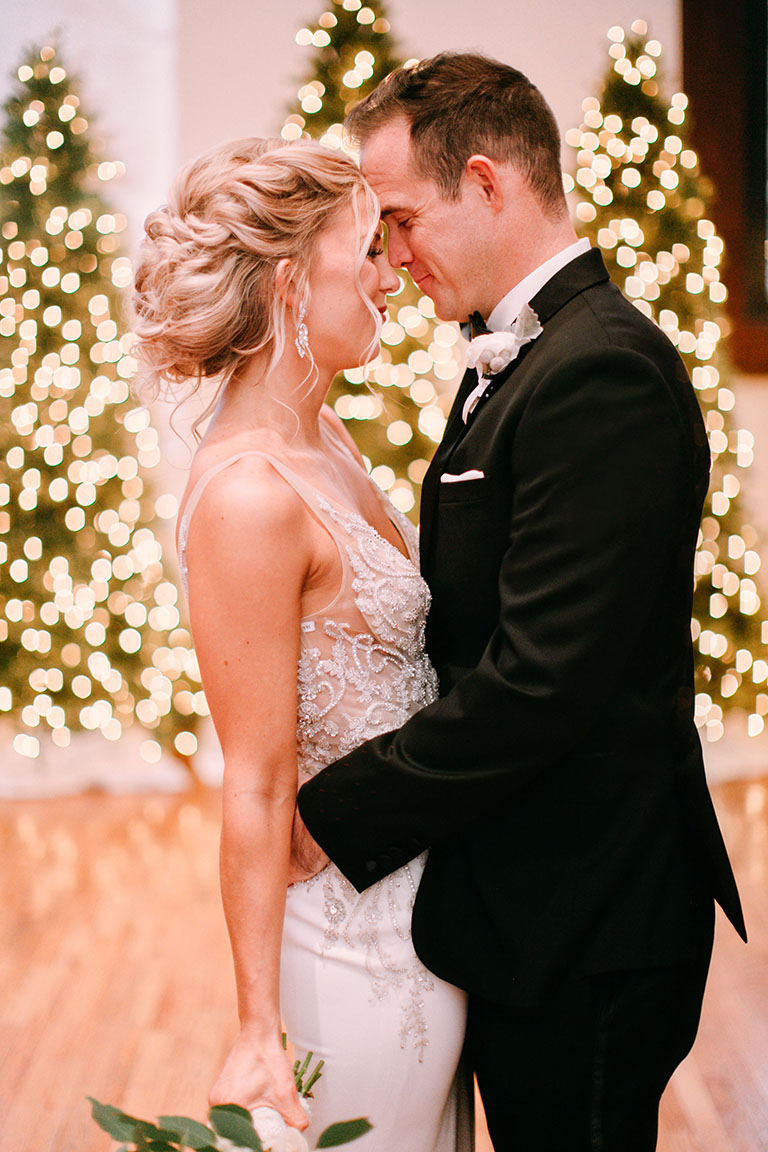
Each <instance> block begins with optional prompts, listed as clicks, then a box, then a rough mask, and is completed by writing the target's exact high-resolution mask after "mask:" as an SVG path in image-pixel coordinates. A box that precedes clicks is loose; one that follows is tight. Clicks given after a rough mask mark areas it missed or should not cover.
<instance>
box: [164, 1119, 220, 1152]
mask: <svg viewBox="0 0 768 1152" xmlns="http://www.w3.org/2000/svg"><path fill="white" fill-rule="evenodd" d="M157 1119H158V1123H159V1124H161V1125H162V1127H163V1128H169V1129H172V1130H173V1132H175V1133H176V1139H177V1140H181V1141H182V1142H183V1143H184V1144H185V1145H186V1146H187V1147H188V1148H192V1149H194V1150H195V1152H200V1150H201V1149H205V1148H207V1147H210V1146H211V1144H212V1142H213V1141H215V1139H216V1133H215V1132H213V1131H212V1129H210V1128H207V1127H206V1126H205V1124H201V1123H200V1122H199V1121H198V1120H190V1118H189V1116H158V1118H157Z"/></svg>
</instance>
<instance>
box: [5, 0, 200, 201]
mask: <svg viewBox="0 0 768 1152" xmlns="http://www.w3.org/2000/svg"><path fill="white" fill-rule="evenodd" d="M0 29H2V32H0V101H2V102H3V103H4V102H5V100H6V99H7V97H8V94H9V92H10V90H11V85H12V78H13V77H14V76H15V72H16V69H17V68H18V65H19V63H20V58H21V56H22V54H23V52H24V49H25V48H26V47H28V46H31V47H37V48H39V47H42V45H43V44H44V43H45V42H49V41H50V40H51V38H52V37H55V38H56V39H57V40H58V43H59V46H60V48H61V51H62V56H63V59H64V62H65V64H66V66H67V67H68V70H69V71H70V73H77V75H78V77H79V79H80V81H81V93H82V98H83V107H84V109H85V111H86V114H87V113H88V112H91V113H93V115H92V116H91V117H90V119H91V123H92V124H93V125H94V128H95V130H96V135H97V137H98V146H99V150H100V152H101V153H102V155H103V156H104V158H105V159H114V160H122V161H123V163H124V164H125V165H126V167H127V173H126V175H125V176H124V177H123V178H122V179H121V180H120V181H119V184H116V185H114V186H112V191H111V195H112V196H113V197H114V198H115V201H116V203H117V205H118V206H119V207H121V208H122V209H123V211H125V213H126V214H127V215H128V217H129V219H131V220H138V221H141V220H143V219H144V216H145V215H146V214H147V212H148V211H149V210H150V208H153V207H154V206H155V205H156V203H157V201H158V199H159V198H160V197H161V190H162V189H164V188H165V187H166V186H167V185H168V182H169V181H170V179H171V177H172V175H173V172H174V171H175V170H176V168H177V166H178V152H177V136H178V133H177V110H176V105H177V88H176V85H177V68H176V0H151V2H150V0H146V2H145V0H108V2H106V3H105V2H104V0H0ZM108 194H110V193H108Z"/></svg>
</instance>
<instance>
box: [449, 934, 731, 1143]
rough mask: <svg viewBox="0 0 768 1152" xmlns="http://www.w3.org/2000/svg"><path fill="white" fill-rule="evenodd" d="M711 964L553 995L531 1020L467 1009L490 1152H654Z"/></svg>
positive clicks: (705, 952)
mask: <svg viewBox="0 0 768 1152" xmlns="http://www.w3.org/2000/svg"><path fill="white" fill-rule="evenodd" d="M711 954H712V938H711V935H710V936H709V938H708V942H707V943H706V944H703V945H702V949H701V953H700V955H699V956H698V957H697V958H696V959H695V960H694V961H691V962H689V963H686V964H678V965H674V966H670V967H666V968H647V969H641V970H637V971H627V972H610V973H605V974H600V975H593V976H584V977H581V978H578V979H574V980H571V981H569V982H568V983H563V984H562V986H561V987H559V988H558V989H557V990H556V991H555V992H553V994H552V995H551V996H549V997H547V1000H546V1002H545V1003H544V1004H543V1005H541V1006H538V1007H537V1008H535V1009H524V1010H521V1009H517V1008H511V1007H509V1006H508V1005H501V1004H492V1003H489V1002H488V1001H486V1000H480V999H477V998H474V997H470V1002H469V1023H468V1033H467V1045H468V1056H469V1060H470V1062H471V1064H472V1065H473V1067H474V1070H475V1073H476V1075H477V1080H478V1085H479V1088H480V1094H481V1096H482V1098H483V1106H484V1108H485V1112H486V1118H487V1120H488V1128H489V1131H490V1134H491V1139H492V1141H493V1147H494V1149H495V1152H654V1149H655V1148H656V1139H657V1135H658V1108H659V1100H660V1098H661V1094H662V1092H663V1091H664V1088H665V1086H666V1084H667V1082H668V1080H669V1078H670V1076H671V1075H672V1073H673V1072H674V1070H675V1068H676V1067H677V1065H678V1064H679V1063H680V1061H681V1060H683V1058H684V1057H685V1056H686V1055H687V1054H688V1052H689V1051H690V1049H691V1047H692V1045H693V1041H694V1039H695V1037H696V1031H697V1029H698V1025H699V1017H700V1015H701V1002H702V998H703V995H704V985H705V983H706V979H707V972H708V969H709V961H710V957H711Z"/></svg>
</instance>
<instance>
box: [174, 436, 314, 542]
mask: <svg viewBox="0 0 768 1152" xmlns="http://www.w3.org/2000/svg"><path fill="white" fill-rule="evenodd" d="M201 456H202V459H201V460H200V461H199V462H198V466H197V467H195V468H193V471H192V474H191V476H190V483H189V488H190V490H191V489H193V488H194V486H195V484H196V483H197V482H198V481H199V479H201V478H203V477H204V476H206V475H208V474H211V473H212V474H211V475H210V477H209V479H208V481H207V483H206V484H205V488H204V489H203V492H202V494H201V496H200V499H199V501H198V504H197V508H196V510H195V515H194V521H196V522H197V528H198V532H200V531H201V530H202V532H203V533H204V534H205V537H206V539H207V540H208V541H209V542H210V543H211V544H213V543H214V541H215V540H217V539H218V538H220V537H227V538H228V539H229V540H230V541H239V542H240V546H241V547H243V548H248V549H249V550H250V548H251V547H253V546H257V547H259V548H260V549H266V550H268V551H272V550H273V549H274V548H275V547H280V546H281V544H282V542H284V541H285V540H286V539H288V538H290V539H292V540H294V541H295V542H298V541H299V539H300V538H301V535H303V529H304V526H305V523H306V521H307V519H308V513H307V510H306V508H305V505H304V502H303V501H302V499H301V498H300V496H299V495H298V493H297V492H296V491H295V490H294V489H293V488H292V487H291V485H290V484H289V483H287V481H286V480H285V479H284V477H283V476H281V475H280V473H279V472H278V471H277V470H276V469H275V468H274V467H273V465H272V464H271V463H270V461H269V460H268V459H266V458H265V456H263V455H260V454H258V453H257V452H255V451H245V452H240V453H235V454H233V455H231V456H230V457H229V458H227V456H226V455H223V454H222V453H220V452H219V453H216V452H215V451H211V452H206V454H205V456H203V454H202V453H201ZM222 456H223V458H222ZM194 521H193V523H194Z"/></svg>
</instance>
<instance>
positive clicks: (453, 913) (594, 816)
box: [299, 54, 744, 1152]
mask: <svg viewBox="0 0 768 1152" xmlns="http://www.w3.org/2000/svg"><path fill="white" fill-rule="evenodd" d="M349 127H350V129H351V131H352V132H353V133H354V134H355V136H357V137H358V139H359V140H360V142H361V148H362V152H361V163H362V167H363V171H364V172H365V175H366V177H367V178H368V180H369V181H370V183H371V184H372V186H373V188H374V190H375V192H376V194H377V196H378V198H379V201H380V204H381V210H382V217H383V219H384V221H385V222H386V224H387V228H388V234H389V258H390V260H391V262H392V264H393V265H395V266H401V267H404V268H406V269H407V270H408V271H409V272H410V274H411V276H412V277H413V279H414V280H415V281H416V283H417V284H418V285H419V287H420V288H421V290H422V292H425V293H426V294H428V295H429V296H430V297H431V298H432V300H433V301H434V304H435V309H436V312H437V315H438V316H440V317H441V318H442V319H445V320H459V321H465V320H466V319H467V318H468V317H472V320H473V323H474V325H475V329H477V328H479V327H481V326H482V322H483V321H484V324H485V325H486V326H487V329H489V330H490V331H492V332H497V333H506V335H501V336H498V337H495V338H494V342H495V343H496V344H497V345H499V346H500V348H501V352H502V361H503V360H505V359H508V358H509V357H510V356H511V357H513V358H512V359H511V361H510V362H509V363H508V364H507V366H506V367H503V368H502V369H501V370H500V371H498V372H497V373H496V374H495V375H490V376H488V377H487V378H486V377H482V378H481V377H479V375H478V372H477V371H475V370H474V369H472V370H470V371H468V372H467V374H466V375H465V377H464V380H463V381H462V384H461V386H460V388H459V392H458V395H457V397H456V401H455V403H454V405H453V409H452V411H451V414H450V417H449V419H448V425H447V428H446V432H445V437H444V439H443V442H442V444H441V445H440V447H439V449H438V450H437V453H436V455H435V458H434V460H433V461H432V465H431V467H430V469H429V472H428V473H427V476H426V479H425V482H424V488H423V497H422V512H421V516H422V534H421V561H422V569H423V573H424V576H425V578H426V580H427V581H428V583H429V585H430V587H431V589H432V595H433V603H432V610H431V613H430V616H429V623H428V631H427V647H428V651H429V655H430V657H431V659H432V662H433V663H434V665H435V667H436V669H437V672H438V674H439V677H440V691H441V697H440V699H439V700H438V701H436V702H435V703H434V704H432V705H430V706H429V707H427V708H425V709H424V710H423V711H422V712H420V713H418V714H417V715H415V716H413V717H412V718H411V719H410V720H409V721H408V722H407V723H406V724H405V725H403V727H402V728H400V729H399V730H398V731H396V732H392V733H390V734H388V735H386V736H381V737H378V738H376V739H374V740H370V741H368V742H367V743H366V744H364V745H362V747H360V748H358V749H357V750H356V751H354V752H352V753H350V754H349V755H348V756H345V757H344V758H343V760H341V761H339V762H337V763H336V764H333V765H331V766H330V767H329V768H328V769H327V770H326V771H324V772H322V773H320V774H319V775H318V776H316V777H315V778H314V779H313V780H312V781H310V782H309V783H308V784H305V785H304V787H303V788H302V789H301V792H300V794H299V810H300V813H301V816H302V817H303V820H304V821H305V823H306V825H307V827H308V829H309V832H310V833H311V835H312V837H314V838H315V840H316V841H317V842H318V843H319V845H321V847H322V848H323V849H324V850H325V852H327V853H328V855H329V856H330V857H331V859H332V860H333V861H334V862H335V863H336V864H337V866H338V867H339V868H340V869H341V871H342V872H343V873H344V874H345V875H346V876H347V877H348V878H349V880H350V881H351V882H352V883H353V884H354V885H355V887H356V888H358V889H359V890H362V889H364V888H366V887H367V886H368V885H370V884H373V883H374V882H375V881H377V880H380V879H381V878H382V877H383V876H386V875H387V874H388V873H390V872H392V871H393V870H394V869H396V868H398V867H399V866H400V865H402V864H404V863H405V862H406V861H408V860H410V859H411V858H412V857H414V856H416V855H417V854H418V853H420V852H421V851H422V850H423V849H426V848H428V849H429V859H428V862H427V866H426V871H425V873H424V877H423V880H422V883H421V887H420V889H419V892H418V896H417V899H416V906H415V909H414V913H413V939H414V943H415V946H416V949H417V951H418V953H419V955H420V956H421V958H422V959H423V961H424V963H425V964H426V965H427V966H428V967H429V968H430V969H431V970H432V971H434V972H435V973H437V974H438V975H440V976H441V977H443V978H444V979H446V980H449V981H451V982H453V983H455V984H457V985H459V986H460V987H462V988H465V989H467V990H468V992H469V995H470V999H469V1025H468V1045H469V1051H470V1056H471V1060H472V1063H473V1066H474V1069H475V1071H476V1073H477V1077H478V1082H479V1085H480V1089H481V1092H482V1096H483V1101H484V1105H485V1109H486V1114H487V1118H488V1123H489V1127H490V1131H491V1135H492V1139H493V1142H494V1147H495V1148H496V1150H497V1152H502V1150H504V1152H506V1150H509V1152H513V1150H514V1152H587V1150H597V1149H600V1150H601V1152H651V1150H652V1149H654V1148H655V1146H656V1131H657V1111H658V1101H659V1097H660V1095H661V1093H662V1091H663V1089H664V1086H665V1084H666V1082H667V1080H668V1078H669V1076H670V1075H671V1073H672V1071H673V1070H674V1068H675V1067H676V1065H677V1064H678V1063H679V1062H680V1060H681V1059H682V1058H683V1057H684V1056H685V1054H686V1053H687V1052H688V1050H689V1048H690V1046H691V1044H692V1043H693V1039H694V1036H695V1034H696V1028H697V1025H698V1019H699V1013H700V1008H701V998H702V994H703V989H704V983H705V979H706V973H707V968H708V964H709V959H710V953H711V947H712V925H713V898H714V899H715V900H717V901H718V902H719V903H720V904H721V906H722V907H723V909H724V911H725V913H726V915H727V916H728V917H729V919H730V920H731V922H732V923H733V925H734V926H735V927H736V929H737V931H738V932H739V933H740V934H741V935H744V924H743V919H742V914H741V908H740V905H739V898H738V894H737V891H736V887H735V883H734V879H733V875H732V873H731V869H730V866H729V863H728V859H727V856H726V852H725V848H724V846H723V841H722V838H721V835H720V831H719V828H718V825H717V821H716V818H715V815H714V811H713V808H712V804H711V801H710V798H709V794H708V792H707V787H706V783H705V779H704V772H703V766H702V758H701V750H700V746H699V740H698V736H697V733H696V728H695V727H694V723H693V703H694V690H693V661H692V649H691V639H690V618H691V599H692V588H693V557H694V548H695V545H696V537H697V530H698V523H699V516H700V513H701V508H702V503H703V500H704V496H705V493H706V489H707V483H708V474H709V451H708V447H707V438H706V434H705V430H704V425H703V423H702V419H701V416H700V413H699V409H698V406H697V403H696V399H695V396H694V393H693V390H692V388H691V385H690V382H689V380H688V377H687V376H686V373H685V369H684V367H683V365H682V362H681V360H680V358H679V357H678V355H677V353H676V351H675V349H674V348H673V347H672V345H671V344H670V343H669V341H668V340H667V338H666V337H665V336H664V335H663V334H662V333H661V331H660V330H659V329H658V328H657V327H656V326H655V325H654V324H652V323H651V322H650V321H649V320H647V319H646V318H645V317H644V316H643V315H642V314H641V313H640V312H639V311H638V310H637V309H635V308H634V307H633V306H632V305H631V304H630V303H629V302H628V301H627V300H625V299H624V297H623V296H622V295H621V293H620V292H619V290H618V289H617V288H616V287H614V286H613V285H612V284H611V283H610V281H609V278H608V274H607V272H606V270H605V266H604V264H603V261H602V259H601V256H600V254H599V252H598V251H596V250H590V249H589V245H588V242H587V241H585V240H582V241H577V240H576V236H575V233H574V232H573V229H572V227H571V224H570V222H569V218H568V214H567V210H566V204H565V201H564V197H563V188H562V178H561V169H560V144H559V138H558V132H557V126H556V124H555V122H554V119H553V116H552V113H551V111H550V109H549V107H548V106H547V104H546V102H545V101H544V99H543V98H542V96H541V94H540V92H539V91H538V90H537V89H536V88H535V87H534V86H533V85H532V84H531V83H530V82H529V81H528V80H527V79H526V78H525V77H524V76H523V75H522V74H521V73H519V72H517V71H515V70H514V69H513V68H509V67H507V66H506V65H503V64H500V63H497V62H496V61H493V60H489V59H486V58H484V57H482V56H479V55H475V54H459V55H452V54H442V55H440V56H437V57H435V58H434V59H431V60H427V61H424V62H422V63H421V64H419V65H418V66H417V67H415V68H409V69H400V70H399V71H397V72H395V73H393V74H392V75H391V76H389V77H388V78H387V80H385V81H384V82H383V83H382V84H380V85H379V87H378V88H377V89H376V91H375V92H373V93H372V94H371V95H370V96H369V97H368V98H367V99H366V100H364V101H363V102H362V103H361V104H359V105H358V106H357V107H356V108H355V109H354V110H353V112H352V113H351V116H350V118H349ZM616 213H617V215H621V206H620V205H617V207H616ZM488 345H489V340H488V338H487V337H486V339H485V340H483V339H482V338H481V339H480V340H479V342H478V343H476V344H473V345H472V346H471V352H472V359H474V358H475V356H478V355H479V357H480V371H482V368H483V360H487V359H489V355H490V354H487V355H484V349H485V352H486V353H487V352H488ZM498 365H499V361H494V363H493V364H491V365H490V367H491V368H493V367H498Z"/></svg>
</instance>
